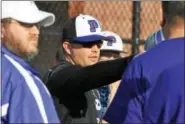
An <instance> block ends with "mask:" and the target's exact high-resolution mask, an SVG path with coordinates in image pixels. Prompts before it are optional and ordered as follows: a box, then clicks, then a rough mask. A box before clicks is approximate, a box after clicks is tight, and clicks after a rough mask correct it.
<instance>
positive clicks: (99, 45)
mask: <svg viewBox="0 0 185 124" xmlns="http://www.w3.org/2000/svg"><path fill="white" fill-rule="evenodd" d="M102 43H103V42H102V41H101V40H98V41H91V42H80V41H73V44H80V45H82V46H83V47H85V48H91V47H92V46H94V45H97V46H98V48H100V47H101V46H102Z"/></svg>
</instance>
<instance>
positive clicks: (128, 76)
mask: <svg viewBox="0 0 185 124" xmlns="http://www.w3.org/2000/svg"><path fill="white" fill-rule="evenodd" d="M136 59H137V58H136ZM133 61H134V60H133ZM133 61H132V62H131V63H130V65H129V66H128V68H127V69H126V71H125V73H124V75H123V78H122V81H121V83H120V85H119V87H118V90H117V92H116V95H115V97H114V99H113V101H112V103H111V105H110V106H109V108H108V110H107V112H106V114H105V116H104V120H106V121H107V122H109V123H110V124H122V123H141V122H142V117H143V115H142V111H143V104H144V94H145V92H146V89H147V81H146V80H145V79H144V78H143V77H142V70H141V66H140V65H139V63H138V62H136V61H134V62H133Z"/></svg>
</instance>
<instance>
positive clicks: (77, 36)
mask: <svg viewBox="0 0 185 124" xmlns="http://www.w3.org/2000/svg"><path fill="white" fill-rule="evenodd" d="M64 40H68V41H70V42H80V43H87V42H94V41H98V40H107V41H109V40H112V39H110V37H107V36H104V35H103V33H102V27H101V24H100V22H99V21H98V20H97V19H95V18H94V17H92V16H90V15H83V14H79V15H77V16H75V17H73V18H70V19H69V20H67V22H66V23H65V24H64V26H63V29H62V41H64Z"/></svg>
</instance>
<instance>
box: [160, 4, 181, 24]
mask: <svg viewBox="0 0 185 124" xmlns="http://www.w3.org/2000/svg"><path fill="white" fill-rule="evenodd" d="M184 3H185V2H184V1H162V9H163V13H164V16H165V17H166V19H167V21H168V22H169V23H173V21H174V18H175V17H181V18H183V19H184Z"/></svg>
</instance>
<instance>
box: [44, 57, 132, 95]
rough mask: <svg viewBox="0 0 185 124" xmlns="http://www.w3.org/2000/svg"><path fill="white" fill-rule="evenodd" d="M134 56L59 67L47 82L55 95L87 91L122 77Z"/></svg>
mask: <svg viewBox="0 0 185 124" xmlns="http://www.w3.org/2000/svg"><path fill="white" fill-rule="evenodd" d="M131 59H132V57H127V58H122V59H118V60H113V61H104V62H99V63H97V64H95V65H91V66H87V67H81V66H79V65H69V66H66V67H63V68H58V70H57V71H55V72H54V73H53V74H52V75H51V76H50V79H49V80H48V82H47V86H48V88H49V90H50V91H51V93H52V94H53V95H57V94H58V92H60V93H63V95H64V94H65V93H69V92H74V91H78V92H86V91H88V90H91V89H96V88H98V87H101V86H104V85H108V84H110V83H112V82H115V81H117V80H119V79H120V78H121V75H122V73H123V72H124V70H125V69H126V67H127V65H128V63H129V62H130V61H131Z"/></svg>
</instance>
